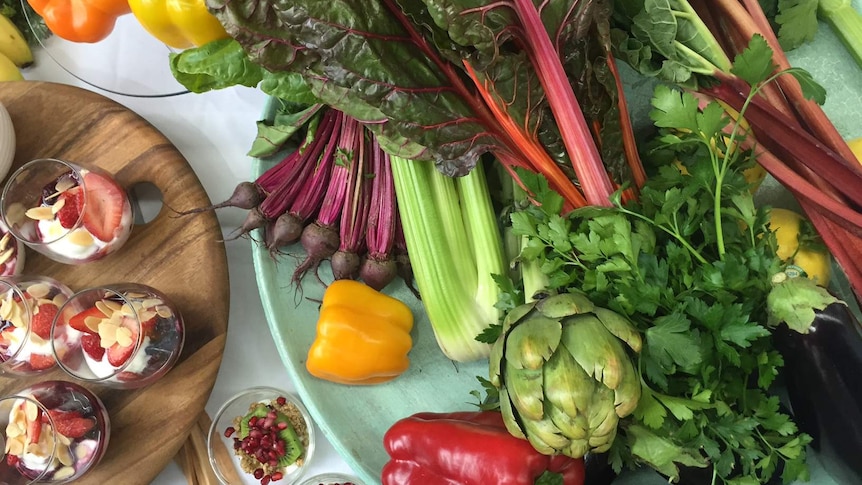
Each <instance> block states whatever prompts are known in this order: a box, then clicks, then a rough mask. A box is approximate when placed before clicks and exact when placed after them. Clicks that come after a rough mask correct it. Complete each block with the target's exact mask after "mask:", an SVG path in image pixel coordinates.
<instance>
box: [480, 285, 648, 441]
mask: <svg viewBox="0 0 862 485" xmlns="http://www.w3.org/2000/svg"><path fill="white" fill-rule="evenodd" d="M623 342H625V344H626V345H627V346H628V347H629V348H631V349H632V350H633V351H635V352H640V349H641V336H640V334H639V333H638V332H637V330H636V329H635V328H634V327H633V326H632V324H631V322H629V320H628V319H627V318H625V317H623V316H621V315H619V314H618V313H615V312H613V311H611V310H608V309H607V308H600V307H597V306H595V305H594V304H593V303H592V302H591V301H590V300H589V298H588V297H587V296H586V295H585V294H584V293H581V292H570V293H564V294H559V295H552V296H548V297H546V298H544V299H541V300H538V301H534V302H531V303H527V304H525V305H521V306H518V307H516V308H514V309H512V310H511V311H509V313H508V314H507V315H506V318H505V320H504V321H503V331H502V333H501V335H500V337H499V338H498V339H497V341H496V342H495V343H494V345H493V347H492V348H491V355H490V381H491V383H492V384H493V385H494V386H495V387H496V388H497V389H498V390H499V394H500V408H501V411H502V413H503V419H504V421H505V423H506V428H507V429H508V430H509V433H511V434H512V435H514V436H518V437H520V438H526V439H527V440H529V441H530V443H531V444H532V445H533V447H534V448H535V449H536V450H538V451H539V452H541V453H544V454H547V455H552V454H558V453H559V454H564V455H567V456H571V457H573V458H579V457H581V456H584V455H585V454H586V453H587V452H590V451H592V452H596V453H601V452H604V451H607V450H608V449H609V448H610V446H611V444H612V443H613V440H614V437H615V436H616V432H617V423H618V422H619V419H620V418H623V417H625V416H628V415H629V414H630V413H631V412H632V411H634V409H635V407H636V406H637V403H638V400H639V399H640V395H641V381H640V377H639V375H638V373H637V372H636V371H635V367H634V365H633V363H632V360H631V358H630V357H629V354H628V352H627V351H626V349H625V346H624V344H623Z"/></svg>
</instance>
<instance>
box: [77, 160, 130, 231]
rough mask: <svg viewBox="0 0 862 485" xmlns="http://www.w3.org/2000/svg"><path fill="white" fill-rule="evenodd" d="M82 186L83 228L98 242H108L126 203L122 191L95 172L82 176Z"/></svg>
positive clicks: (115, 229)
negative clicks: (83, 202)
mask: <svg viewBox="0 0 862 485" xmlns="http://www.w3.org/2000/svg"><path fill="white" fill-rule="evenodd" d="M84 185H85V187H86V194H85V196H86V202H85V206H84V226H85V227H86V228H87V230H88V231H90V233H91V234H92V235H93V236H95V237H96V238H98V239H99V240H102V241H105V242H109V241H111V240H112V239H114V235H115V234H116V233H117V229H119V227H120V223H121V222H122V219H123V206H124V205H125V203H126V198H125V196H124V194H123V189H121V188H120V187H119V186H118V185H117V184H116V183H115V182H114V181H113V180H111V179H109V178H107V177H105V176H104V175H101V174H98V173H95V172H87V174H86V175H84Z"/></svg>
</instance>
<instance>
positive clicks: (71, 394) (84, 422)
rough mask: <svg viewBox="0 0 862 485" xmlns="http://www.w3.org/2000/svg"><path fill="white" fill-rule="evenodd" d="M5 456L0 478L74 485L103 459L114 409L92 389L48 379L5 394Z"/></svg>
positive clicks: (0, 409)
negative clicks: (109, 415) (110, 417)
mask: <svg viewBox="0 0 862 485" xmlns="http://www.w3.org/2000/svg"><path fill="white" fill-rule="evenodd" d="M0 426H2V429H3V430H4V434H3V438H4V441H5V454H6V456H5V458H4V459H3V460H2V462H0V482H2V483H7V484H10V485H15V484H24V483H32V482H35V481H38V482H42V483H68V482H70V481H72V480H75V479H77V478H80V477H81V476H82V475H83V474H85V473H86V472H87V471H88V470H90V469H92V468H93V466H94V465H95V464H96V463H98V462H99V460H100V459H101V458H102V456H103V455H104V453H105V450H106V449H107V445H108V437H109V434H110V424H109V419H108V413H107V411H106V410H105V407H104V405H103V404H102V402H101V401H100V400H99V398H98V397H96V396H95V395H94V394H92V393H91V392H90V391H88V390H86V389H84V388H83V387H81V386H79V385H77V384H75V383H72V382H64V381H45V382H40V383H37V384H33V385H32V386H30V387H28V388H25V389H22V390H21V391H19V392H18V393H16V394H15V395H14V396H7V397H3V398H0Z"/></svg>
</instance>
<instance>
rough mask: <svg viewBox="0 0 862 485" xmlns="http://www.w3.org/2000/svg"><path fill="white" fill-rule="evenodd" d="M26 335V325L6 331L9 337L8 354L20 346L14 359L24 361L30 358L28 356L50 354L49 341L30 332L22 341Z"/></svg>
mask: <svg viewBox="0 0 862 485" xmlns="http://www.w3.org/2000/svg"><path fill="white" fill-rule="evenodd" d="M26 335H27V327H15V328H14V330H12V331H7V332H6V336H7V337H8V339H9V342H10V344H9V352H8V353H9V355H12V354H14V353H15V351H16V350H17V349H19V348H20V347H21V346H23V348H22V349H21V351H20V353H19V354H18V355H17V356H16V357H15V359H16V360H18V361H21V362H26V361H29V360H30V356H31V355H33V354H36V355H52V353H53V352H52V350H51V342H50V341H48V340H45V339H43V338H42V337H40V336H38V335H35V334H30V339H29V340H28V341H24V339H25V338H26Z"/></svg>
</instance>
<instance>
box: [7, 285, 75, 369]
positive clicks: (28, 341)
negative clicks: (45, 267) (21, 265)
mask: <svg viewBox="0 0 862 485" xmlns="http://www.w3.org/2000/svg"><path fill="white" fill-rule="evenodd" d="M71 296H72V290H70V289H69V288H68V287H67V286H66V285H64V284H63V283H60V282H59V281H57V280H55V279H53V278H49V277H47V276H31V275H19V276H4V277H0V374H9V375H16V376H27V375H35V374H40V373H44V372H47V371H49V370H52V369H54V368H55V367H56V364H57V361H56V358H55V355H56V354H55V352H54V349H56V350H57V352H59V353H60V354H63V353H65V351H66V349H67V348H68V341H67V339H66V338H65V336H60V335H58V336H56V337H54V336H52V335H51V326H52V325H53V322H54V316H55V315H56V314H57V312H58V311H59V308H60V307H61V306H62V305H63V304H65V303H66V301H67V300H68V299H69V298H70V297H71Z"/></svg>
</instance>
